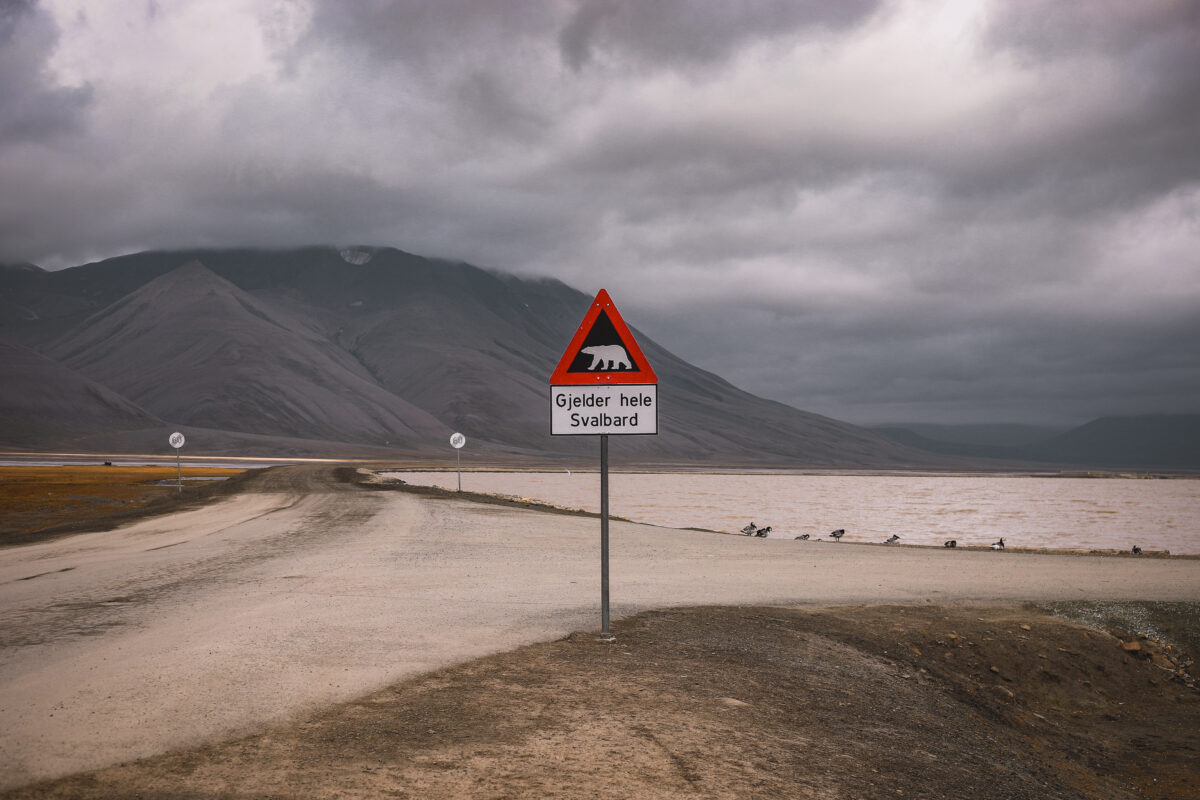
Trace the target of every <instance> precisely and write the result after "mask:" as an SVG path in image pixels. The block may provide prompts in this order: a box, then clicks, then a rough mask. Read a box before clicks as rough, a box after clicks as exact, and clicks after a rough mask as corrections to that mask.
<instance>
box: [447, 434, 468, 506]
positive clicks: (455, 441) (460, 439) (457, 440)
mask: <svg viewBox="0 0 1200 800" xmlns="http://www.w3.org/2000/svg"><path fill="white" fill-rule="evenodd" d="M466 443H467V437H465V436H463V435H462V434H461V433H454V434H451V436H450V446H451V447H453V448H454V456H455V460H456V461H457V463H458V490H459V491H460V492H461V491H462V449H463V445H465V444H466Z"/></svg>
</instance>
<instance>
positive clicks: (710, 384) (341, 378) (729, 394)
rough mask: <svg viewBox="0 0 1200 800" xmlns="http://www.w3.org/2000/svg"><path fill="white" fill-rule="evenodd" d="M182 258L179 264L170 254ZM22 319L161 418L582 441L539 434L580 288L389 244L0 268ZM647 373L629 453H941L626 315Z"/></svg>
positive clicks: (478, 443) (375, 434)
mask: <svg viewBox="0 0 1200 800" xmlns="http://www.w3.org/2000/svg"><path fill="white" fill-rule="evenodd" d="M185 265H186V266H185ZM0 289H3V290H4V296H6V297H10V298H12V300H13V304H14V305H15V306H19V308H20V309H22V311H21V313H8V314H6V313H5V312H4V310H3V309H2V308H0V332H3V333H4V335H7V336H9V337H11V338H15V339H19V340H20V341H23V342H25V343H28V344H30V345H31V346H36V347H39V348H40V349H42V350H44V351H45V352H46V353H48V354H50V355H52V356H54V357H55V358H58V359H60V360H61V361H63V363H65V364H67V365H68V366H70V367H71V368H73V369H75V370H77V371H79V372H80V373H82V374H84V375H86V376H88V377H90V378H92V379H93V380H96V381H98V382H100V383H103V384H104V385H105V386H108V387H109V388H111V389H114V390H116V391H118V392H120V393H121V394H123V395H125V396H127V397H129V398H130V399H132V400H134V401H135V402H137V403H138V404H140V405H141V406H143V407H144V408H146V409H148V410H150V411H152V412H153V413H154V414H156V415H158V416H159V417H162V418H164V419H168V420H171V421H172V422H181V423H188V424H192V425H198V426H203V427H206V428H209V429H220V430H226V431H238V432H242V433H246V434H259V435H273V436H281V437H283V436H286V437H293V438H301V439H312V440H316V439H321V440H333V441H350V442H364V443H366V442H371V443H375V444H381V443H382V442H383V441H388V442H391V443H392V444H393V445H394V446H396V445H397V443H398V446H400V447H401V448H402V449H403V450H405V451H414V452H415V451H416V450H418V449H421V448H423V447H426V446H430V443H436V445H434V446H436V447H438V448H441V449H446V448H445V444H444V442H445V437H447V436H448V435H449V432H450V430H451V429H453V430H461V431H462V432H463V433H465V434H466V435H467V436H468V438H469V439H470V441H471V442H472V444H471V445H470V446H471V447H473V448H474V447H479V448H480V449H482V450H484V451H485V452H488V453H491V454H492V457H494V458H497V459H501V458H514V459H551V460H553V459H556V458H562V457H568V456H571V457H577V456H579V455H580V454H584V453H587V454H590V453H592V452H593V451H594V449H595V448H596V446H597V445H596V443H595V437H551V436H550V435H549V385H548V383H549V375H550V373H551V372H552V371H553V369H554V365H555V363H556V362H557V360H558V358H559V356H560V355H561V353H562V351H563V349H564V348H565V347H566V345H567V343H568V342H569V341H570V339H571V336H572V334H573V333H574V331H575V328H576V326H577V325H578V324H579V322H580V320H581V319H582V318H583V315H584V312H585V311H586V309H587V306H588V304H589V302H590V301H591V295H590V294H584V293H582V292H579V291H577V290H575V289H572V288H570V287H568V286H566V285H564V284H562V283H560V282H558V281H554V280H529V279H521V278H517V277H514V276H511V275H504V274H497V273H493V272H488V271H485V270H481V269H478V268H476V267H473V266H470V265H468V264H463V263H453V262H447V261H439V260H434V259H426V258H421V257H419V256H414V255H411V254H408V253H403V252H401V251H399V250H394V249H391V248H366V247H358V248H352V249H349V250H342V251H339V250H337V249H335V248H330V247H310V248H302V249H297V250H286V251H259V250H210V251H182V252H153V253H140V254H136V255H131V256H124V257H120V258H115V259H110V260H108V261H104V262H99V263H96V264H89V265H85V266H82V267H76V268H73V269H69V270H63V271H61V272H49V273H40V274H38V273H21V274H20V275H15V276H10V275H4V276H0ZM634 334H635V336H636V337H637V339H638V342H639V343H640V345H641V347H642V349H643V351H644V352H645V355H646V357H647V358H648V359H649V360H650V362H651V363H652V364H653V365H654V368H655V370H656V371H657V373H658V375H659V381H660V382H659V398H660V406H661V411H660V418H659V430H660V435H658V436H652V437H614V448H615V449H614V453H618V454H620V456H621V457H622V458H623V459H625V460H626V461H640V462H644V463H650V462H653V463H707V464H713V463H723V464H772V465H791V466H871V467H888V466H912V465H925V466H938V465H942V466H948V465H952V464H955V463H959V462H956V461H954V460H953V459H952V458H951V457H948V456H943V455H935V454H931V453H923V452H921V451H918V450H914V449H911V448H908V447H906V446H904V445H901V444H898V443H896V442H893V441H891V440H889V439H887V438H886V437H883V436H881V435H879V434H877V433H874V432H872V431H868V430H865V429H863V428H859V427H856V426H853V425H850V424H847V423H843V422H839V421H837V420H834V419H830V418H828V417H823V416H819V415H816V414H810V413H807V412H803V411H798V410H796V409H794V408H791V407H789V406H786V405H784V404H781V403H777V402H773V401H769V400H764V399H762V398H758V397H755V396H753V395H751V394H748V393H746V392H744V391H741V390H739V389H738V388H736V387H734V386H732V385H731V384H729V383H728V382H726V381H724V380H722V379H721V378H719V377H717V376H716V375H713V374H711V373H709V372H705V371H704V370H701V369H698V368H696V367H694V366H692V365H690V364H688V363H686V362H684V361H683V360H681V359H679V358H677V357H675V356H674V355H673V354H671V353H670V352H669V351H667V350H666V349H665V348H663V347H661V346H660V345H658V344H657V343H656V342H654V341H653V340H651V339H650V338H649V337H648V336H646V335H645V334H644V333H642V332H640V331H637V330H636V329H635V330H634Z"/></svg>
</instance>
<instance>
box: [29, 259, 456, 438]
mask: <svg viewBox="0 0 1200 800" xmlns="http://www.w3.org/2000/svg"><path fill="white" fill-rule="evenodd" d="M46 352H47V353H48V354H49V355H51V356H53V357H55V358H57V359H58V360H59V361H61V362H62V363H63V364H65V365H67V366H69V367H71V368H72V369H75V370H77V371H78V372H80V373H81V374H84V375H87V376H88V377H90V378H92V379H93V380H96V381H97V382H100V383H103V384H104V385H106V386H109V387H111V388H113V389H114V390H116V391H118V392H120V393H121V394H123V395H124V396H126V397H129V398H130V399H132V400H134V401H135V402H137V403H139V404H140V405H142V406H143V407H145V408H152V409H154V410H155V413H156V414H158V415H159V416H161V417H163V418H165V419H170V420H172V421H176V422H180V423H186V424H189V425H195V426H200V427H205V428H213V429H219V430H227V431H238V432H242V433H257V434H270V435H276V436H290V437H301V438H312V439H335V440H343V441H352V442H363V443H370V444H384V443H385V442H390V443H392V444H395V445H397V446H400V447H404V446H406V445H407V446H410V447H415V446H417V445H419V444H420V443H423V442H428V441H431V440H437V439H441V438H445V437H448V436H449V435H450V433H451V431H450V429H449V428H448V427H447V426H446V425H444V424H442V423H440V422H438V421H437V420H436V419H434V418H433V417H432V416H431V415H430V414H429V413H428V412H425V411H423V410H421V409H420V408H417V407H416V406H414V405H413V404H411V403H409V402H407V401H405V400H403V399H401V398H400V397H397V396H396V395H394V394H392V393H391V392H388V391H386V390H385V389H383V388H382V387H380V386H379V385H378V383H376V382H375V381H374V380H373V379H372V377H371V375H370V373H369V372H367V370H366V369H364V368H363V366H362V364H360V363H359V362H358V361H356V360H355V359H354V358H353V357H352V356H350V355H349V354H348V353H347V352H346V351H345V350H342V349H341V348H339V347H337V346H336V345H334V344H332V343H331V342H329V341H328V340H326V339H325V338H324V337H323V336H322V335H321V334H320V333H319V332H318V331H317V330H316V329H315V328H314V327H313V326H312V324H311V322H307V321H306V322H301V320H300V319H297V318H295V317H292V316H291V315H289V314H287V313H286V312H283V311H281V310H279V309H277V308H272V307H270V306H268V305H266V304H264V303H262V302H260V301H258V300H256V299H255V298H253V297H251V296H250V295H248V294H246V293H245V292H243V291H242V290H240V289H238V288H237V287H236V286H234V285H233V284H231V283H229V282H228V281H226V280H224V279H223V278H220V277H219V276H217V275H215V274H214V273H213V272H211V271H210V270H208V269H207V268H206V267H204V266H203V265H202V264H201V263H200V262H199V261H189V262H188V263H186V264H184V265H183V266H181V267H179V268H177V269H175V270H172V271H171V272H168V273H167V274H165V275H162V276H159V277H157V278H155V279H154V280H152V281H150V282H149V283H146V284H145V285H143V286H141V287H139V288H137V289H135V290H134V291H132V292H130V293H129V294H128V295H126V296H125V297H123V298H121V299H120V300H118V301H117V302H115V303H113V304H111V305H109V306H107V307H105V308H104V309H102V310H100V311H98V312H96V313H95V314H93V315H91V316H90V317H88V318H87V319H85V320H84V321H83V322H82V323H80V324H79V325H78V326H76V327H75V328H73V329H72V330H71V331H70V332H69V333H67V334H65V335H64V336H62V337H61V338H59V339H57V340H55V341H54V342H53V343H51V344H50V345H49V346H47V347H46Z"/></svg>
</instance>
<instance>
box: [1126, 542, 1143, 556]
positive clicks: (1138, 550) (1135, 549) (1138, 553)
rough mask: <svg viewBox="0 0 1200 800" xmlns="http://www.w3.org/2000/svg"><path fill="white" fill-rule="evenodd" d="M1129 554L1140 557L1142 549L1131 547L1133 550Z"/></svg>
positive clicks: (1135, 546)
mask: <svg viewBox="0 0 1200 800" xmlns="http://www.w3.org/2000/svg"><path fill="white" fill-rule="evenodd" d="M1129 552H1131V553H1133V554H1134V555H1135V556H1140V555H1141V554H1142V548H1140V547H1138V546H1137V545H1136V544H1135V545H1134V546H1133V549H1132V550H1130V551H1129Z"/></svg>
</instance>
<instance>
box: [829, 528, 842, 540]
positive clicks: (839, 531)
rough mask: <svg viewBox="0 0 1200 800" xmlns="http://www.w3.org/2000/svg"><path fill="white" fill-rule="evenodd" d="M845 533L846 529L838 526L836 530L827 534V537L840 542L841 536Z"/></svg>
mask: <svg viewBox="0 0 1200 800" xmlns="http://www.w3.org/2000/svg"><path fill="white" fill-rule="evenodd" d="M845 535H846V529H845V528H838V529H837V530H836V531H833V532H831V533H830V534H829V538H831V539H833V540H834V541H838V542H840V541H841V540H842V537H843V536H845Z"/></svg>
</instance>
